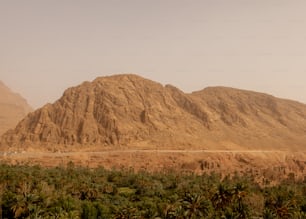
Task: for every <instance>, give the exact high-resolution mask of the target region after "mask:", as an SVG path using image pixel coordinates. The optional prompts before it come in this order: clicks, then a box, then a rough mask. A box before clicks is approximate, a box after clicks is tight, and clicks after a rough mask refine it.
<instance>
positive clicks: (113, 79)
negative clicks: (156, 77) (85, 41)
mask: <svg viewBox="0 0 306 219" xmlns="http://www.w3.org/2000/svg"><path fill="white" fill-rule="evenodd" d="M305 124H306V106H305V105H303V104H300V103H297V102H293V101H286V100H282V99H278V98H275V97H273V96H270V95H267V94H262V93H257V92H252V91H244V90H239V89H234V88H226V87H211V88H205V89H203V90H201V91H197V92H193V93H191V94H186V93H184V92H183V91H181V90H179V89H178V88H176V87H174V86H172V85H166V86H163V85H161V84H160V83H157V82H154V81H151V80H148V79H145V78H142V77H140V76H138V75H135V74H121V75H114V76H108V77H99V78H96V79H95V80H94V81H92V82H84V83H82V84H81V85H79V86H76V87H72V88H69V89H67V90H66V91H65V93H64V95H63V96H62V97H61V98H60V99H59V100H58V101H56V102H55V103H54V104H49V105H46V106H45V107H43V108H41V109H39V110H37V111H35V112H33V113H31V114H30V115H28V116H27V117H26V118H25V119H24V120H23V121H21V122H20V123H19V124H18V126H17V127H16V129H15V130H13V131H12V132H9V133H7V134H5V135H4V136H3V138H2V145H4V146H6V147H12V146H13V145H15V146H17V147H25V148H26V147H28V146H31V147H32V146H33V145H37V147H40V148H41V147H45V148H49V149H50V148H51V149H52V150H53V149H54V148H56V147H60V146H65V147H68V148H71V149H73V147H75V146H92V145H94V146H105V145H108V146H126V147H136V146H141V147H145V148H152V147H153V148H155V147H163V148H173V147H175V148H182V149H188V148H201V149H212V148H213V149H241V148H248V149H250V148H252V149H271V148H277V149H288V145H291V149H301V148H302V149H304V150H305V148H306V144H305V142H306V135H305V134H306V125H305Z"/></svg>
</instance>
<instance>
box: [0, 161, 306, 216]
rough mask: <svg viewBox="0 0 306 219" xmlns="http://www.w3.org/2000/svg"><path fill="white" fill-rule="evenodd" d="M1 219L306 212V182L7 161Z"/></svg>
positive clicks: (0, 182)
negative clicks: (262, 182) (262, 181)
mask: <svg viewBox="0 0 306 219" xmlns="http://www.w3.org/2000/svg"><path fill="white" fill-rule="evenodd" d="M0 198H1V199H0V201H1V208H0V218H1V215H2V218H73V219H75V218H90V219H91V218H101V219H102V218H107V219H109V218H118V219H119V218H120V219H124V218H135V219H136V218H167V219H172V218H182V219H183V218H238V219H239V218H266V219H268V218H296V219H299V218H306V183H305V182H294V181H284V182H281V183H280V184H279V185H277V186H269V187H261V186H260V185H258V184H256V183H254V182H253V181H252V180H251V179H248V178H246V177H238V176H234V177H231V178H230V177H225V178H223V179H221V177H220V176H219V175H217V174H211V175H195V174H192V173H189V174H188V173H184V174H180V173H178V172H175V171H172V172H171V171H168V172H165V173H147V172H138V173H136V172H134V171H132V170H126V171H115V170H113V171H109V170H105V169H103V168H96V169H88V168H85V167H75V166H74V165H73V164H70V165H68V166H67V167H56V168H43V167H40V166H9V165H5V164H2V165H0Z"/></svg>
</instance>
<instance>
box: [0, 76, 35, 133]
mask: <svg viewBox="0 0 306 219" xmlns="http://www.w3.org/2000/svg"><path fill="white" fill-rule="evenodd" d="M30 111H32V108H31V107H30V106H29V105H28V103H27V102H26V100H25V99H24V98H22V97H21V96H20V95H19V94H16V93H13V92H12V91H11V90H10V89H9V88H8V87H7V86H6V85H5V84H4V83H3V82H1V81H0V135H2V134H3V133H4V132H5V131H7V130H8V129H11V128H15V126H16V125H17V123H18V122H19V121H20V120H21V119H22V118H23V117H25V116H26V115H27V114H28V113H29V112H30Z"/></svg>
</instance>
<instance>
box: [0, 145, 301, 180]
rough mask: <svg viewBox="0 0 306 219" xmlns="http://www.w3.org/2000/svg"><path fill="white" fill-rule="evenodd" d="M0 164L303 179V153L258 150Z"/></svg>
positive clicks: (17, 158) (41, 156)
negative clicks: (69, 165)
mask: <svg viewBox="0 0 306 219" xmlns="http://www.w3.org/2000/svg"><path fill="white" fill-rule="evenodd" d="M0 159H1V161H2V162H5V163H10V164H28V165H36V164H39V165H42V166H46V167H53V166H66V165H67V164H68V163H69V162H73V163H74V164H75V165H77V166H86V167H90V168H96V167H99V166H103V167H104V168H106V169H114V168H115V169H131V168H132V169H134V170H136V171H139V170H147V171H170V170H171V171H172V170H174V171H180V172H193V173H198V174H201V173H211V172H216V173H220V174H222V175H227V174H236V173H238V174H243V175H247V176H250V177H253V178H255V179H256V180H258V181H259V182H261V181H263V180H264V179H269V180H270V182H274V181H278V180H280V179H286V178H288V177H289V176H290V177H291V178H292V177H294V179H300V180H303V179H306V152H289V151H270V150H268V151H259V150H258V151H257V150H249V151H245V150H232V151H230V150H166V149H165V150H141V149H136V150H135V149H126V150H106V151H81V152H80V151H78V152H54V153H53V152H35V151H32V152H31V151H27V152H26V151H23V152H9V153H3V152H2V153H0Z"/></svg>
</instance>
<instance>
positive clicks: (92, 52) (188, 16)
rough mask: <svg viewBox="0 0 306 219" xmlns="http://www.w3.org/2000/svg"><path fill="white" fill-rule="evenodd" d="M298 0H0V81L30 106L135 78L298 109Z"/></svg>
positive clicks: (301, 10)
mask: <svg viewBox="0 0 306 219" xmlns="http://www.w3.org/2000/svg"><path fill="white" fill-rule="evenodd" d="M305 11H306V1H305V0H286V1H284V0H199V1H197V0H184V1H183V0H151V1H149V0H121V1H119V0H118V1H117V0H108V1H103V0H82V1H81V0H44V1H42V0H35V1H34V0H26V1H23V0H0V80H2V81H3V82H4V83H6V84H7V85H8V86H9V87H11V88H12V89H13V90H15V91H17V92H19V93H21V94H22V95H23V96H24V97H25V98H26V99H27V100H28V102H29V103H30V104H31V105H32V106H34V107H39V106H42V105H43V104H45V103H47V102H53V101H55V100H56V99H58V98H59V97H60V96H61V95H62V93H63V91H64V90H65V89H66V88H68V87H70V86H74V85H77V84H79V83H80V82H82V81H84V80H88V81H91V80H93V79H94V78H96V77H98V76H103V75H111V74H115V73H137V74H139V75H142V76H144V77H147V78H150V79H152V80H156V81H159V82H161V83H163V84H166V83H170V84H173V85H175V86H177V87H179V88H180V89H182V90H184V91H187V92H190V91H193V90H199V89H202V88H204V87H207V86H215V85H223V86H231V87H237V88H242V89H250V90H256V91H262V92H267V93H270V94H273V95H276V96H279V97H284V98H292V99H296V100H299V101H301V102H304V103H306V84H305V83H306V13H305Z"/></svg>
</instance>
